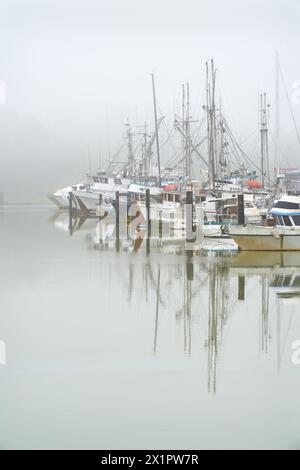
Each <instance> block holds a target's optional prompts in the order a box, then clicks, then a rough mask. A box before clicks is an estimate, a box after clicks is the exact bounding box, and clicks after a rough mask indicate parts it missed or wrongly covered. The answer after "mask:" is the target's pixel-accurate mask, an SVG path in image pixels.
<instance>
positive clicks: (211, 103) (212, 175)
mask: <svg viewBox="0 0 300 470" xmlns="http://www.w3.org/2000/svg"><path fill="white" fill-rule="evenodd" d="M210 72H211V75H210ZM214 95H215V70H214V61H213V59H212V60H211V71H209V66H208V62H206V110H207V141H208V163H209V165H208V167H209V171H208V178H209V188H210V190H211V191H212V192H213V193H214V194H215V191H216V167H215V145H214V144H215V97H214Z"/></svg>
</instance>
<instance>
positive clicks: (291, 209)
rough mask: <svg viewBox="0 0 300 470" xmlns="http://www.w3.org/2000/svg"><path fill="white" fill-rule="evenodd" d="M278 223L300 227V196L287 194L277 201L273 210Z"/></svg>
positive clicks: (281, 225) (283, 225) (279, 224)
mask: <svg viewBox="0 0 300 470" xmlns="http://www.w3.org/2000/svg"><path fill="white" fill-rule="evenodd" d="M271 213H272V215H273V217H274V219H275V221H276V225H278V226H280V227H289V228H291V227H297V228H300V197H297V196H286V197H285V198H282V199H281V200H280V201H278V202H276V204H275V205H274V207H273V209H272V211H271Z"/></svg>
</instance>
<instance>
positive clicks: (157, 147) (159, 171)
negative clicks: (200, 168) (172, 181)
mask: <svg viewBox="0 0 300 470" xmlns="http://www.w3.org/2000/svg"><path fill="white" fill-rule="evenodd" d="M151 77H152V91H153V105H154V118H155V136H156V151H157V165H158V187H159V188H160V187H161V170H160V153H159V137H158V122H157V108H156V93H155V82H154V75H153V73H152V74H151Z"/></svg>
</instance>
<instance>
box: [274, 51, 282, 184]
mask: <svg viewBox="0 0 300 470" xmlns="http://www.w3.org/2000/svg"><path fill="white" fill-rule="evenodd" d="M279 73H280V62H279V53H278V51H276V55H275V75H276V78H275V126H276V128H275V164H276V169H277V176H278V175H279V173H280V165H281V164H280V104H279Z"/></svg>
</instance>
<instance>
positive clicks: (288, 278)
mask: <svg viewBox="0 0 300 470" xmlns="http://www.w3.org/2000/svg"><path fill="white" fill-rule="evenodd" d="M291 280H292V276H284V281H283V284H282V286H283V287H289V285H290V283H291Z"/></svg>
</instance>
